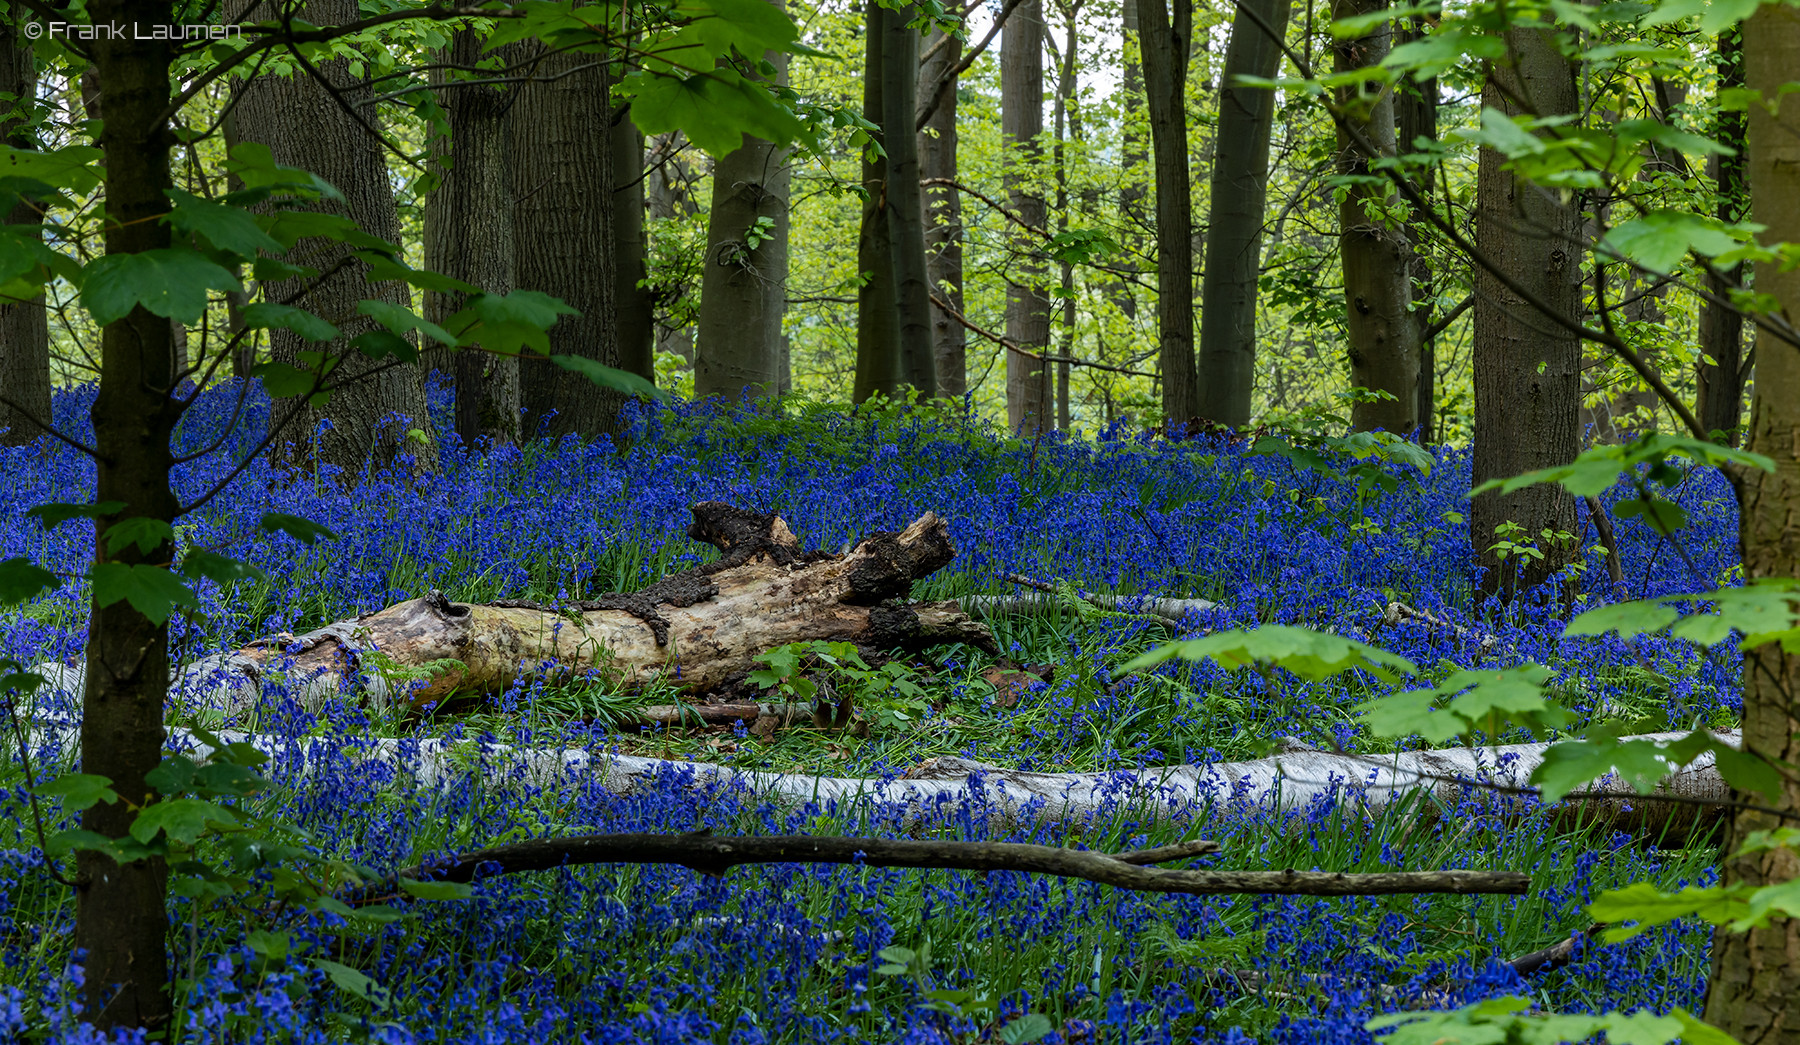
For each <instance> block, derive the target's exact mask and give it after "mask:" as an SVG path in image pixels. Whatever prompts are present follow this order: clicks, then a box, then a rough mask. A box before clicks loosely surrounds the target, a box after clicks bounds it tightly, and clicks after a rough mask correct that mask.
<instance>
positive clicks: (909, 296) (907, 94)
mask: <svg viewBox="0 0 1800 1045" xmlns="http://www.w3.org/2000/svg"><path fill="white" fill-rule="evenodd" d="M916 12H917V8H914V7H910V6H909V7H906V8H903V9H901V10H898V11H889V12H888V13H887V16H886V17H885V18H884V19H883V21H882V29H883V32H882V40H881V47H882V52H881V75H882V78H883V80H884V82H883V83H882V85H881V125H882V133H881V140H882V144H883V146H884V147H885V148H886V149H887V208H888V212H889V214H888V228H889V239H888V249H889V250H890V251H892V252H893V255H894V260H893V270H894V307H895V309H896V310H897V311H898V324H899V326H898V330H899V338H900V375H901V378H902V379H903V380H904V381H905V382H906V383H907V384H909V385H911V386H912V387H913V388H916V389H918V390H919V393H920V394H921V395H923V396H925V397H927V398H929V397H931V396H933V395H936V394H937V354H936V350H935V347H934V346H933V343H932V337H931V320H932V314H933V311H934V310H933V309H932V307H931V282H930V277H929V275H928V274H927V271H926V266H925V204H924V200H923V198H922V197H921V195H920V188H919V138H918V134H917V133H916V131H915V130H914V128H915V127H916V126H917V124H918V111H919V110H918V93H919V33H918V30H916V29H914V28H912V27H911V26H909V25H907V22H908V21H910V20H911V19H912V18H913V17H914V15H915V14H916Z"/></svg>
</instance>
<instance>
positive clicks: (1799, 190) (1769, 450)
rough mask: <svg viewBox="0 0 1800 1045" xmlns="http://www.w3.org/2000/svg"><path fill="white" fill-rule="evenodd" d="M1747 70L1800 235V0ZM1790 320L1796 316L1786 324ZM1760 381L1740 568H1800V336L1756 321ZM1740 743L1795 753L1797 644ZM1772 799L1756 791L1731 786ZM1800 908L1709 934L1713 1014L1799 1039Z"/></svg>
mask: <svg viewBox="0 0 1800 1045" xmlns="http://www.w3.org/2000/svg"><path fill="white" fill-rule="evenodd" d="M1743 51H1744V81H1745V84H1746V85H1747V86H1748V87H1750V88H1751V89H1753V90H1757V91H1760V92H1762V97H1763V98H1764V99H1768V100H1771V101H1773V102H1774V104H1777V105H1778V109H1777V111H1776V112H1774V113H1771V112H1770V111H1769V110H1768V109H1767V108H1766V107H1764V106H1763V105H1752V106H1750V121H1749V146H1750V149H1749V157H1748V174H1749V181H1750V200H1751V205H1750V206H1751V217H1752V218H1753V219H1754V220H1755V221H1756V222H1757V223H1758V224H1760V225H1762V226H1764V228H1765V231H1764V232H1763V233H1761V234H1760V235H1759V237H1758V238H1759V240H1760V241H1761V242H1763V243H1793V242H1796V241H1800V95H1797V94H1794V93H1791V92H1789V93H1785V94H1784V93H1782V92H1781V87H1782V85H1784V84H1786V83H1788V82H1789V81H1791V80H1793V79H1794V77H1795V71H1796V70H1800V10H1797V9H1795V8H1792V7H1788V6H1785V5H1780V4H1771V5H1766V6H1764V7H1760V8H1758V9H1757V11H1756V13H1755V14H1753V15H1751V16H1750V18H1749V19H1748V20H1746V21H1745V22H1744V27H1743ZM1756 290H1757V293H1758V294H1766V295H1769V296H1770V297H1771V298H1773V299H1774V300H1775V302H1776V303H1777V309H1778V314H1779V315H1780V317H1782V318H1784V319H1785V320H1786V321H1787V322H1789V323H1793V322H1794V321H1795V320H1796V319H1800V272H1796V271H1794V270H1793V269H1792V268H1788V269H1786V270H1783V269H1782V268H1781V267H1780V266H1779V265H1775V264H1770V263H1767V262H1764V263H1760V264H1759V265H1758V267H1757V271H1756ZM1789 329H1790V330H1791V329H1792V327H1790V328H1789ZM1756 356H1757V360H1756V384H1755V391H1754V392H1753V401H1752V403H1751V407H1750V439H1749V448H1750V449H1751V450H1753V451H1755V452H1757V453H1760V454H1766V455H1768V457H1769V458H1770V459H1771V460H1773V461H1774V462H1775V471H1774V472H1763V471H1761V470H1759V469H1753V468H1752V469H1744V470H1742V471H1737V472H1734V473H1732V478H1733V481H1734V483H1735V485H1736V486H1737V493H1738V506H1739V509H1738V519H1739V523H1738V539H1739V541H1740V542H1741V543H1742V545H1743V549H1744V579H1745V581H1747V582H1748V581H1757V580H1763V579H1766V578H1773V577H1796V576H1800V346H1796V345H1794V344H1793V343H1792V342H1791V341H1789V340H1786V339H1784V338H1782V337H1780V336H1778V335H1776V334H1773V333H1770V332H1769V331H1767V330H1763V329H1760V328H1759V329H1758V331H1757V341H1756ZM1744 749H1745V750H1746V751H1749V752H1753V753H1755V754H1759V755H1762V756H1763V757H1764V758H1767V759H1769V760H1770V761H1772V762H1774V763H1775V764H1776V765H1778V766H1784V765H1785V766H1791V765H1793V764H1794V763H1795V762H1796V761H1797V760H1800V653H1794V652H1788V651H1785V650H1783V649H1782V645H1781V643H1779V642H1769V643H1765V644H1763V645H1762V646H1759V647H1757V648H1755V649H1751V650H1746V651H1745V652H1744ZM1732 797H1734V798H1736V799H1738V800H1740V801H1745V802H1756V803H1759V804H1770V803H1768V802H1767V799H1765V798H1763V797H1762V796H1760V795H1756V794H1748V793H1734V794H1733V796H1732ZM1772 804H1773V805H1774V806H1775V807H1777V808H1779V809H1783V810H1788V811H1792V810H1794V809H1795V808H1797V807H1800V782H1797V781H1796V779H1795V777H1794V776H1793V774H1792V773H1789V772H1784V773H1783V774H1782V792H1781V796H1780V798H1779V799H1777V800H1776V801H1775V802H1774V803H1772ZM1789 823H1790V822H1788V821H1783V820H1780V819H1778V818H1776V817H1774V816H1771V815H1770V814H1768V813H1763V812H1758V811H1751V810H1746V811H1743V812H1740V813H1738V814H1737V815H1736V816H1735V817H1734V818H1733V819H1732V822H1731V829H1730V831H1729V833H1728V835H1727V837H1726V839H1725V845H1724V846H1723V847H1722V848H1721V850H1720V851H1721V852H1722V853H1727V854H1729V853H1732V852H1735V851H1736V850H1737V849H1738V848H1739V847H1741V846H1742V844H1743V843H1744V842H1745V841H1746V840H1747V839H1748V838H1749V837H1750V835H1751V834H1752V833H1753V832H1757V831H1773V830H1775V829H1777V828H1781V827H1786V826H1789ZM1722 877H1723V879H1724V883H1723V884H1725V885H1726V886H1728V887H1729V886H1732V885H1738V884H1743V885H1748V886H1762V885H1771V884H1775V883H1778V882H1792V881H1793V880H1794V879H1796V878H1800V851H1796V850H1795V849H1794V848H1791V847H1788V848H1775V849H1766V850H1763V851H1760V852H1755V853H1752V854H1750V855H1748V856H1741V857H1734V858H1729V859H1727V860H1725V863H1724V866H1723V875H1722ZM1796 954H1800V920H1796V919H1791V918H1787V919H1779V920H1777V921H1775V922H1774V923H1773V924H1772V925H1769V926H1768V927H1766V928H1762V929H1752V930H1751V931H1749V932H1747V933H1733V932H1729V931H1727V929H1725V928H1724V927H1720V928H1719V929H1717V930H1716V931H1715V932H1714V934H1713V946H1712V975H1711V976H1710V977H1708V979H1707V995H1706V1021H1707V1022H1708V1023H1710V1024H1712V1025H1713V1026H1715V1027H1718V1028H1719V1029H1720V1030H1723V1031H1725V1032H1726V1033H1727V1034H1730V1035H1731V1036H1732V1037H1734V1038H1736V1039H1737V1040H1738V1041H1741V1042H1758V1043H1771V1045H1775V1043H1793V1042H1800V1006H1796V1005H1795V999H1796V998H1800V962H1796V961H1795V958H1794V956H1795V955H1796Z"/></svg>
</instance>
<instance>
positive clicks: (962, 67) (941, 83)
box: [913, 0, 1129, 134]
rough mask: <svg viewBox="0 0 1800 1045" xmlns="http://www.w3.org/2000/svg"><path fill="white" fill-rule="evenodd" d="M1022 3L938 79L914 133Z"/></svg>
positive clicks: (1009, 8)
mask: <svg viewBox="0 0 1800 1045" xmlns="http://www.w3.org/2000/svg"><path fill="white" fill-rule="evenodd" d="M1020 2H1021V0H1006V6H1005V7H1002V8H1001V9H1000V13H999V14H998V15H996V16H994V24H993V25H991V26H989V27H988V31H987V35H986V36H984V37H982V38H981V42H980V43H978V44H976V45H975V46H974V47H972V48H970V49H969V51H968V52H967V53H966V54H964V55H963V58H962V61H960V62H957V63H956V67H955V68H953V69H951V70H949V71H948V72H946V73H944V75H942V76H940V77H938V82H937V86H935V87H933V88H932V89H931V100H930V101H928V102H926V103H925V104H924V106H922V107H921V108H920V109H919V115H918V117H917V119H916V120H915V121H914V125H913V133H915V134H916V133H918V132H919V131H922V130H924V129H925V125H926V124H928V123H930V122H931V117H932V114H934V113H936V112H937V110H938V106H940V105H942V104H943V103H944V92H945V91H947V90H949V89H950V86H951V85H952V84H954V83H955V82H956V78H957V77H959V76H961V75H962V74H963V73H966V72H968V71H969V66H971V65H974V64H975V59H977V58H980V57H981V54H982V52H983V51H986V50H987V49H988V45H989V44H991V43H993V42H994V37H995V36H998V35H999V33H1000V27H1001V26H1003V25H1005V24H1006V18H1007V16H1008V15H1010V14H1012V13H1013V9H1014V8H1016V7H1018V6H1019V4H1020ZM1127 2H1129V0H1127Z"/></svg>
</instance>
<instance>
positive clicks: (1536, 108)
mask: <svg viewBox="0 0 1800 1045" xmlns="http://www.w3.org/2000/svg"><path fill="white" fill-rule="evenodd" d="M1506 43H1507V55H1506V58H1505V59H1504V60H1502V61H1500V62H1496V63H1495V65H1494V67H1493V69H1492V71H1491V72H1490V74H1489V81H1488V84H1487V86H1486V88H1485V89H1484V91H1483V97H1482V101H1483V103H1484V104H1486V105H1489V106H1492V107H1494V108H1496V109H1500V110H1502V111H1504V112H1507V113H1517V112H1519V111H1521V107H1520V106H1519V105H1518V104H1516V103H1515V102H1514V101H1513V100H1512V99H1514V98H1518V99H1523V100H1524V102H1525V105H1526V106H1527V107H1529V109H1530V110H1531V111H1532V112H1534V113H1536V114H1538V115H1541V116H1554V115H1560V114H1566V113H1573V112H1575V111H1576V94H1575V76H1574V71H1573V68H1572V67H1571V66H1570V64H1569V63H1568V62H1567V61H1566V60H1564V58H1563V57H1562V55H1561V54H1560V53H1558V51H1557V49H1556V43H1555V40H1554V39H1553V38H1552V36H1551V34H1550V30H1548V29H1536V28H1522V29H1512V30H1509V31H1508V32H1507V34H1506ZM1504 163H1505V158H1504V157H1502V156H1501V155H1500V154H1499V153H1497V152H1495V151H1493V150H1491V149H1483V150H1481V156H1480V161H1479V169H1478V172H1477V184H1476V213H1475V242H1476V245H1477V246H1478V247H1479V248H1480V249H1481V251H1482V252H1483V253H1485V254H1486V255H1487V256H1488V257H1489V258H1490V259H1492V260H1493V261H1494V262H1495V263H1496V264H1497V265H1498V266H1500V267H1501V268H1503V269H1504V270H1505V271H1506V272H1507V273H1509V274H1510V275H1511V276H1512V277H1513V278H1514V279H1515V280H1517V281H1518V282H1519V283H1520V284H1522V285H1524V286H1526V287H1528V288H1530V289H1531V290H1532V291H1533V292H1534V293H1536V294H1537V295H1538V296H1539V297H1540V298H1541V299H1542V300H1543V301H1545V302H1546V303H1548V305H1549V307H1550V308H1552V309H1555V310H1556V312H1557V313H1558V314H1559V315H1562V316H1564V317H1567V318H1568V319H1576V318H1579V316H1580V309H1581V249H1580V246H1579V244H1580V242H1581V232H1582V222H1581V207H1580V205H1579V203H1578V202H1577V201H1569V202H1565V201H1564V200H1562V199H1561V198H1559V197H1558V195H1557V194H1556V193H1555V192H1554V191H1546V190H1544V189H1541V188H1538V187H1537V186H1534V185H1532V184H1530V183H1529V182H1526V181H1523V180H1521V179H1520V178H1518V177H1517V175H1515V174H1514V173H1513V172H1512V171H1511V170H1510V169H1507V168H1505V167H1504V166H1503V164H1504ZM1474 354H1475V436H1474V455H1473V472H1474V475H1473V479H1474V482H1475V483H1476V484H1478V485H1479V484H1480V483H1483V482H1486V481H1487V480H1489V479H1499V478H1504V477H1507V476H1513V475H1519V474H1521V473H1523V472H1528V471H1531V470H1533V469H1538V468H1549V467H1552V466H1555V465H1560V464H1566V463H1568V462H1569V461H1571V460H1573V459H1574V457H1575V454H1576V453H1577V452H1578V451H1579V449H1580V447H1579V441H1578V418H1579V412H1580V408H1581V384H1580V366H1581V345H1580V342H1579V341H1578V339H1577V338H1576V337H1575V335H1573V334H1571V333H1569V332H1568V331H1567V329H1566V328H1564V327H1562V326H1559V325H1557V324H1556V323H1554V322H1553V321H1552V320H1551V319H1549V318H1548V317H1546V316H1542V315H1538V314H1537V313H1536V311H1535V310H1534V309H1533V308H1532V307H1531V306H1530V305H1528V304H1526V303H1525V301H1524V300H1522V299H1521V298H1520V297H1519V296H1518V295H1516V294H1514V293H1513V292H1512V291H1511V290H1508V289H1507V288H1506V287H1505V286H1503V285H1502V284H1501V283H1500V281H1499V280H1498V279H1496V278H1495V277H1494V276H1493V275H1492V274H1490V273H1489V272H1488V271H1487V270H1486V269H1484V268H1481V267H1477V268H1476V271H1475V348H1474ZM1503 523H1511V524H1514V525H1516V526H1517V527H1519V528H1520V529H1519V532H1518V533H1517V534H1516V535H1515V536H1514V537H1513V538H1512V539H1514V540H1517V541H1525V542H1530V543H1532V544H1536V545H1537V546H1538V547H1539V550H1541V551H1542V552H1543V553H1544V557H1543V558H1541V559H1529V558H1528V559H1526V560H1524V561H1523V562H1522V563H1521V560H1520V559H1519V558H1517V557H1509V558H1508V559H1506V560H1505V562H1504V563H1503V562H1502V561H1501V560H1500V559H1499V557H1498V556H1497V555H1496V554H1495V553H1493V552H1491V551H1490V550H1489V549H1490V548H1491V546H1492V545H1493V544H1494V543H1495V541H1496V540H1497V538H1496V536H1495V530H1496V528H1497V527H1499V526H1501V524H1503ZM1577 529H1578V527H1577V525H1576V518H1575V501H1574V498H1573V497H1571V496H1570V494H1569V493H1568V491H1566V490H1564V489H1563V488H1562V487H1560V486H1557V485H1555V484H1552V483H1539V484H1537V485H1535V486H1529V487H1526V488H1525V489H1523V490H1520V491H1518V492H1516V493H1512V494H1508V495H1506V496H1505V497H1501V496H1500V495H1498V494H1497V493H1492V492H1490V493H1485V494H1482V495H1481V496H1479V497H1477V498H1475V500H1474V504H1473V505H1472V506H1471V511H1470V523H1469V537H1470V540H1471V542H1472V543H1473V544H1474V550H1475V552H1476V554H1477V555H1478V556H1480V558H1481V563H1482V565H1483V566H1484V567H1485V569H1484V571H1483V577H1482V580H1481V586H1482V590H1484V591H1487V592H1489V593H1493V592H1506V593H1508V594H1510V593H1511V592H1512V590H1513V588H1514V585H1515V584H1519V585H1522V586H1526V587H1529V586H1531V585H1535V584H1538V583H1540V582H1542V581H1543V580H1544V579H1545V578H1547V577H1548V576H1549V575H1550V574H1551V573H1553V572H1555V571H1557V570H1559V569H1561V568H1562V567H1563V565H1564V564H1565V563H1567V562H1568V561H1569V558H1570V556H1571V555H1573V554H1574V553H1575V551H1576V550H1577V545H1578V543H1579V542H1577V541H1575V540H1573V539H1569V540H1560V539H1558V538H1557V537H1555V536H1554V535H1555V534H1557V533H1575V532H1577ZM1546 530H1548V531H1550V532H1551V534H1552V536H1551V537H1545V536H1544V531H1546ZM1515 569H1517V570H1518V572H1517V573H1515Z"/></svg>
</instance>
